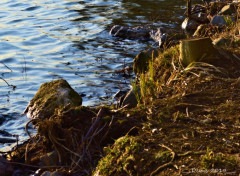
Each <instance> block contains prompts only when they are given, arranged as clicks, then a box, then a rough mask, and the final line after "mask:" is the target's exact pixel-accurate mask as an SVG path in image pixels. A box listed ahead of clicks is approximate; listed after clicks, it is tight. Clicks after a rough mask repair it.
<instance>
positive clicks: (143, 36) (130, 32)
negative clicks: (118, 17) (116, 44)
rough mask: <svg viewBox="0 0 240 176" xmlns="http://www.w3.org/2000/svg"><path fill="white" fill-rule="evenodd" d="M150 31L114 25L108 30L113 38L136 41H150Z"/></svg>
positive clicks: (139, 27)
mask: <svg viewBox="0 0 240 176" xmlns="http://www.w3.org/2000/svg"><path fill="white" fill-rule="evenodd" d="M150 32H151V29H149V28H144V27H141V26H138V27H126V26H120V25H114V26H113V27H112V29H111V30H110V32H109V33H110V34H111V35H113V36H114V37H121V38H127V39H137V40H150Z"/></svg>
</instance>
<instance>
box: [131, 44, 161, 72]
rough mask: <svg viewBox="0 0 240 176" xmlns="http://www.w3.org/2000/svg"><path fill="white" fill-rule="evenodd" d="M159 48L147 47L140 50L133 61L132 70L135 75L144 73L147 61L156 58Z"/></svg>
mask: <svg viewBox="0 0 240 176" xmlns="http://www.w3.org/2000/svg"><path fill="white" fill-rule="evenodd" d="M160 52H161V51H160V49H159V48H149V49H147V50H144V51H142V52H140V53H139V54H138V55H137V56H136V57H135V58H134V61H133V70H134V72H135V74H136V75H138V74H141V73H144V72H146V71H147V69H148V65H149V61H150V60H151V59H154V58H156V57H157V56H158V55H159V53H160Z"/></svg>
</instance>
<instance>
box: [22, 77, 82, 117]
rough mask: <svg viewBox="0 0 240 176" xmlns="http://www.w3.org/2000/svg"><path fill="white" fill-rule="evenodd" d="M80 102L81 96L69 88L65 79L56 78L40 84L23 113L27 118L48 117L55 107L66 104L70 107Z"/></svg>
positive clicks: (78, 104)
mask: <svg viewBox="0 0 240 176" xmlns="http://www.w3.org/2000/svg"><path fill="white" fill-rule="evenodd" d="M81 104H82V98H81V96H80V95H79V94H78V93H77V92H76V91H75V90H73V89H72V88H71V86H70V85H69V84H68V82H67V81H66V80H63V79H58V80H54V81H51V82H48V83H44V84H42V85H41V87H40V89H39V90H38V91H37V93H36V95H35V96H34V97H33V99H32V100H31V101H30V102H29V104H28V106H27V108H26V109H25V111H24V113H26V114H27V117H29V118H49V117H51V116H52V115H53V114H54V112H55V109H57V108H62V107H64V106H67V105H68V106H69V108H71V107H76V106H80V105H81Z"/></svg>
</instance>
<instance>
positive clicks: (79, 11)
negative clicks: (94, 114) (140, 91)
mask: <svg viewBox="0 0 240 176" xmlns="http://www.w3.org/2000/svg"><path fill="white" fill-rule="evenodd" d="M184 3H185V1H183V0H165V1H164V0H148V1H146V0H132V1H127V0H61V1H59V0H1V1H0V78H1V79H0V129H1V130H6V131H8V132H10V133H13V134H19V135H20V139H21V140H23V139H24V138H26V135H25V132H24V125H25V123H26V121H27V120H28V119H27V118H26V117H25V116H21V113H22V112H23V110H24V108H25V107H26V106H27V104H28V102H29V101H30V100H31V99H32V98H33V96H34V94H35V93H36V92H37V90H38V89H39V87H40V85H41V84H42V83H44V82H47V81H51V80H53V79H57V78H64V79H66V80H67V81H68V82H69V83H70V85H71V86H72V87H73V88H74V89H75V90H76V91H77V92H78V93H80V94H85V95H86V96H85V97H83V105H96V104H99V103H103V104H110V103H112V95H113V94H114V93H115V92H117V91H118V90H119V89H124V88H128V87H129V82H130V80H131V78H125V77H123V76H122V75H119V74H116V73H114V71H115V70H117V69H121V68H123V65H131V63H132V61H133V58H134V56H135V55H136V54H137V53H138V52H139V51H141V50H143V49H144V48H146V47H147V45H149V44H150V43H143V42H139V41H131V40H123V39H119V38H114V37H112V36H110V35H109V33H108V31H109V30H110V29H111V27H112V26H113V25H115V24H120V25H128V26H136V25H147V24H153V25H155V26H156V27H157V26H165V27H166V26H167V27H169V28H179V26H180V25H179V24H180V22H181V21H182V20H183V16H182V15H183V12H184V8H185V6H184ZM4 80H5V81H6V82H5V81H4ZM15 86H16V87H15ZM0 136H1V135H0ZM7 145H8V144H5V145H3V144H0V147H3V146H7Z"/></svg>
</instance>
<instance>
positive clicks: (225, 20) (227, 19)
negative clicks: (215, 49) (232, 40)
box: [210, 15, 235, 26]
mask: <svg viewBox="0 0 240 176" xmlns="http://www.w3.org/2000/svg"><path fill="white" fill-rule="evenodd" d="M234 21H235V19H234V17H231V16H223V15H214V16H213V18H212V20H211V21H210V24H212V25H217V26H221V25H230V24H231V23H232V22H234Z"/></svg>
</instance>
